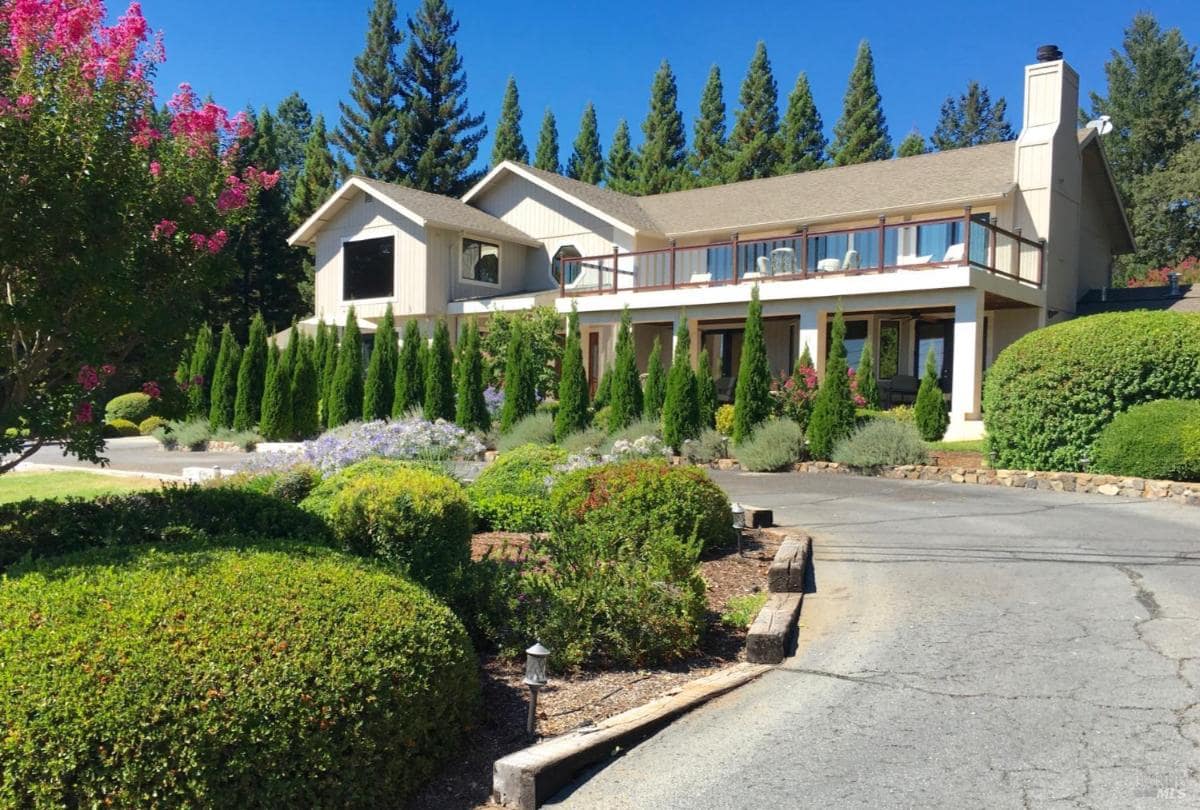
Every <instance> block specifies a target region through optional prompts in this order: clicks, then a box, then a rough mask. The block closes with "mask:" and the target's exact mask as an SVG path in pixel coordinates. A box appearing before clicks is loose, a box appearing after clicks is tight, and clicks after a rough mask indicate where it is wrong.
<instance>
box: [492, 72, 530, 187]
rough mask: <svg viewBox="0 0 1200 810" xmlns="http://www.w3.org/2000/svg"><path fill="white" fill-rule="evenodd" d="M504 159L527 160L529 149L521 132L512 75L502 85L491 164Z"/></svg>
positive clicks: (518, 96) (519, 105) (526, 161)
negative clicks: (498, 119)
mask: <svg viewBox="0 0 1200 810" xmlns="http://www.w3.org/2000/svg"><path fill="white" fill-rule="evenodd" d="M506 160H515V161H516V162H517V163H528V162H529V149H528V148H527V147H526V146H525V136H524V135H522V134H521V98H520V95H519V94H518V93H517V80H516V79H514V78H513V77H512V76H509V77H508V84H507V85H505V87H504V101H503V102H501V104H500V123H498V124H497V125H496V140H495V141H494V142H493V143H492V165H493V166H496V165H498V164H500V163H503V162H504V161H506Z"/></svg>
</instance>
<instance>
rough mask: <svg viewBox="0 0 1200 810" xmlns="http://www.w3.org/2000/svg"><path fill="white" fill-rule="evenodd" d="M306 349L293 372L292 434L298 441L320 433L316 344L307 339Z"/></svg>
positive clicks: (297, 360)
mask: <svg viewBox="0 0 1200 810" xmlns="http://www.w3.org/2000/svg"><path fill="white" fill-rule="evenodd" d="M306 343H307V345H306V347H305V349H304V351H302V352H300V356H299V357H298V358H297V359H296V366H295V368H294V369H293V370H292V432H293V433H294V434H295V436H296V438H298V439H308V438H311V437H313V436H315V435H317V433H319V432H320V430H321V427H320V421H319V420H318V411H319V404H320V402H319V400H320V397H319V396H318V390H319V389H318V387H317V369H316V366H314V365H313V357H314V355H316V353H317V347H316V343H315V342H314V341H311V340H307V339H306Z"/></svg>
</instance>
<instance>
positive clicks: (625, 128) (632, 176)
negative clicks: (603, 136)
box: [604, 118, 638, 194]
mask: <svg viewBox="0 0 1200 810" xmlns="http://www.w3.org/2000/svg"><path fill="white" fill-rule="evenodd" d="M604 185H606V186H608V187H609V188H611V189H612V190H613V191H619V192H621V193H622V194H636V193H637V188H638V157H637V153H635V152H634V151H633V146H632V145H631V143H630V141H629V124H628V123H626V121H625V119H624V118H622V119H621V120H620V121H618V122H617V131H616V132H615V133H614V134H613V139H612V145H611V146H610V147H609V148H608V160H607V161H605V164H604Z"/></svg>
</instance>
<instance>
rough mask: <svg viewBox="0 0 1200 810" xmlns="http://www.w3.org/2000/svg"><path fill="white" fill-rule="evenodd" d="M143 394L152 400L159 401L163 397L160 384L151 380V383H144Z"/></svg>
mask: <svg viewBox="0 0 1200 810" xmlns="http://www.w3.org/2000/svg"><path fill="white" fill-rule="evenodd" d="M142 393H143V394H145V395H146V396H148V397H150V399H158V398H159V397H161V396H162V389H160V388H159V387H158V383H156V382H154V381H153V380H151V381H150V382H145V383H142Z"/></svg>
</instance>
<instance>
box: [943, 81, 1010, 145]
mask: <svg viewBox="0 0 1200 810" xmlns="http://www.w3.org/2000/svg"><path fill="white" fill-rule="evenodd" d="M1006 108H1007V104H1006V102H1005V101H1004V99H1003V98H1001V99H998V100H997V101H996V103H995V104H993V103H992V98H991V95H990V94H989V93H988V90H987V88H986V87H983V86H981V85H980V84H979V82H976V81H971V82H967V91H966V92H965V93H963V94H962V95H961V96H959V97H958V98H957V99H955V98H954V97H953V96H948V97H947V98H946V100H945V102H943V103H942V111H941V115H940V117H939V118H938V123H937V127H936V128H935V129H934V130H933V136H932V137H931V138H930V141H932V142H933V145H934V147H935V148H936V149H938V150H939V151H942V152H944V151H946V150H947V149H958V148H960V147H963V146H979V145H980V144H985V143H996V142H997V141H1011V140H1012V139H1013V138H1015V137H1016V135H1014V134H1013V130H1012V127H1011V126H1009V123H1008V121H1006V120H1005V119H1004V113H1005V110H1006Z"/></svg>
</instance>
